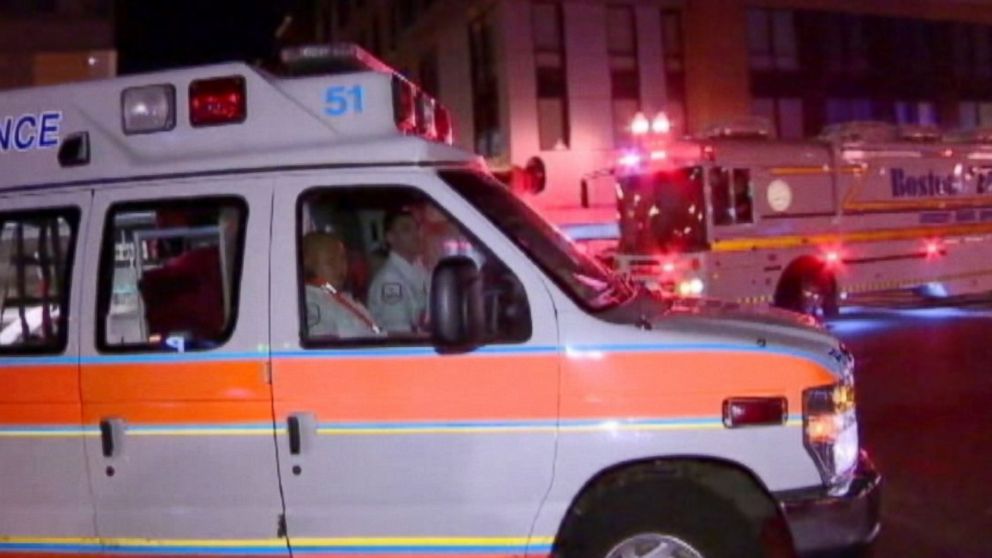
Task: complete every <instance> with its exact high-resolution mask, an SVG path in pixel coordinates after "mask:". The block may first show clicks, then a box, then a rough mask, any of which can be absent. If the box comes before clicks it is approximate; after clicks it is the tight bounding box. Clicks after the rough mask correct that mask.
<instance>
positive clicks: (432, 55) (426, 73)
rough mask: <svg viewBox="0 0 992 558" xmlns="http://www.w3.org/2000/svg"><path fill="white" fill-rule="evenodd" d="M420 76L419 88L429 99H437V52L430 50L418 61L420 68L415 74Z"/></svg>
mask: <svg viewBox="0 0 992 558" xmlns="http://www.w3.org/2000/svg"><path fill="white" fill-rule="evenodd" d="M417 73H418V74H419V75H420V88H421V89H423V90H424V91H426V92H427V94H428V95H430V96H431V97H434V98H437V96H438V91H439V90H440V88H441V86H440V78H439V77H438V72H437V51H436V50H434V49H431V50H429V51H427V54H425V55H424V57H423V58H421V59H420V68H419V69H418V72H417Z"/></svg>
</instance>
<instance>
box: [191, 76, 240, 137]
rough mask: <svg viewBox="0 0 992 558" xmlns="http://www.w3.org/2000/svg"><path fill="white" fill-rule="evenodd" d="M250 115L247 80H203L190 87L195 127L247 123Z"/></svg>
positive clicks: (229, 78) (236, 78) (224, 78)
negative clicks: (246, 89)
mask: <svg viewBox="0 0 992 558" xmlns="http://www.w3.org/2000/svg"><path fill="white" fill-rule="evenodd" d="M247 115H248V102H247V96H246V94H245V78H243V77H241V76H228V77H221V78H211V79H199V80H196V81H194V82H192V83H190V84H189V121H190V124H192V125H193V126H195V127H200V126H218V125H221V124H236V123H238V122H244V120H245V117H246V116H247Z"/></svg>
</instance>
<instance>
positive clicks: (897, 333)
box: [828, 295, 992, 558]
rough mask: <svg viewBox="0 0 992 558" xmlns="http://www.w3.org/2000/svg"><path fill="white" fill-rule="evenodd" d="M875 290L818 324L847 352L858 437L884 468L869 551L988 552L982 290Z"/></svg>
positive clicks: (988, 437) (988, 315)
mask: <svg viewBox="0 0 992 558" xmlns="http://www.w3.org/2000/svg"><path fill="white" fill-rule="evenodd" d="M877 298H878V300H868V301H858V302H857V304H859V305H858V306H851V307H846V308H843V309H842V313H841V316H840V317H839V318H837V319H835V320H832V321H831V322H830V323H829V324H828V327H829V328H830V329H831V331H832V332H833V333H834V334H835V335H837V336H838V337H840V338H841V339H843V340H844V342H845V343H847V345H848V346H849V347H850V348H851V350H852V351H853V352H854V355H855V358H856V359H857V368H856V376H855V378H856V380H855V381H856V382H857V384H856V385H857V395H858V410H859V425H860V432H861V440H862V445H863V447H865V448H867V450H868V452H869V454H870V455H871V456H872V458H873V459H874V460H875V463H876V465H877V466H878V468H879V469H880V470H881V471H882V474H883V475H884V478H885V486H884V492H883V506H882V517H883V526H882V531H881V534H880V535H879V538H878V540H877V542H876V545H875V547H874V549H873V550H872V552H870V553H869V554H870V556H872V557H875V558H889V557H899V558H907V557H911V558H930V557H933V558H936V557H940V558H953V557H968V558H973V557H992V296H986V297H984V298H970V299H958V300H954V301H951V303H950V304H948V303H946V301H945V302H944V303H941V304H936V303H933V302H930V301H923V300H920V299H913V298H912V297H906V296H904V295H892V296H890V297H888V298H886V295H883V296H880V297H877ZM865 302H867V303H868V304H869V305H865Z"/></svg>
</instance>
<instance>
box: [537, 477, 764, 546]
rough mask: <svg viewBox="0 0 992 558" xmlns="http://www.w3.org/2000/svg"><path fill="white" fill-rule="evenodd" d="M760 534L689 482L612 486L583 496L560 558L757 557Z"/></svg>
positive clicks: (570, 521)
mask: <svg viewBox="0 0 992 558" xmlns="http://www.w3.org/2000/svg"><path fill="white" fill-rule="evenodd" d="M755 531H756V530H755V529H753V528H752V527H751V525H750V524H749V523H748V521H747V519H746V518H745V517H744V516H743V515H742V514H741V513H740V512H738V510H737V509H736V508H735V507H734V505H733V503H731V502H729V501H727V500H725V499H723V498H720V497H719V496H717V495H715V494H713V493H712V492H711V491H709V490H707V489H706V488H704V487H701V486H698V485H696V484H693V483H692V482H690V481H672V480H666V479H648V480H642V481H639V482H636V483H634V484H626V485H625V484H620V483H616V484H613V483H611V484H609V485H606V486H600V487H597V488H594V489H593V490H592V491H590V493H588V494H586V495H585V496H583V497H582V499H581V500H580V501H579V502H578V503H577V505H576V506H575V509H573V510H572V511H571V512H570V514H569V517H568V518H567V519H566V522H565V525H564V526H563V533H562V537H561V540H560V541H559V544H558V545H557V549H556V552H555V557H556V558H647V557H651V558H757V557H760V556H764V553H763V552H762V549H761V544H760V541H759V536H758V534H757V533H756V532H755Z"/></svg>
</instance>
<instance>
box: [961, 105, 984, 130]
mask: <svg viewBox="0 0 992 558" xmlns="http://www.w3.org/2000/svg"><path fill="white" fill-rule="evenodd" d="M958 115H959V117H960V122H961V127H962V128H984V127H987V126H992V102H990V101H962V102H961V103H960V104H959V105H958Z"/></svg>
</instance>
